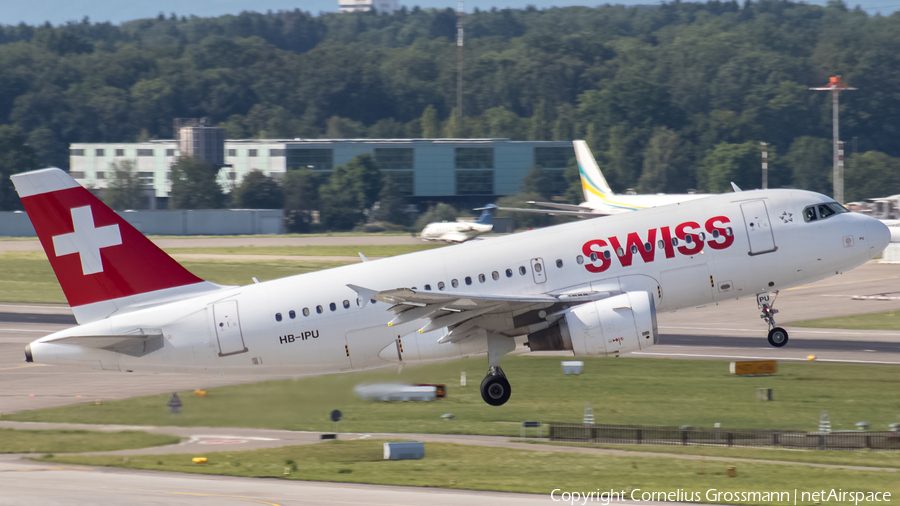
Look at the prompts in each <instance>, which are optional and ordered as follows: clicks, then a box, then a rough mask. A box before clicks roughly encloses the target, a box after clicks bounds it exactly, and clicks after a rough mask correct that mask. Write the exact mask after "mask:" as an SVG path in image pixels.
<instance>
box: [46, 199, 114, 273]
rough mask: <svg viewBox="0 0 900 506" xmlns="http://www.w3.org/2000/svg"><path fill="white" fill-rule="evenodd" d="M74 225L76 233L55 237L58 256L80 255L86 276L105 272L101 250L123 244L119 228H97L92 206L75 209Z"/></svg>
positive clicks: (82, 269)
mask: <svg viewBox="0 0 900 506" xmlns="http://www.w3.org/2000/svg"><path fill="white" fill-rule="evenodd" d="M72 225H73V226H74V227H75V231H74V232H72V233H69V234H62V235H55V236H53V249H54V251H55V252H56V256H58V257H61V256H65V255H71V254H72V253H78V255H79V256H80V257H81V271H82V272H83V273H84V275H85V276H86V275H88V274H96V273H98V272H103V261H102V260H101V259H100V249H102V248H107V247H109V246H118V245H119V244H122V234H121V232H119V226H118V225H107V226H105V227H99V228H97V227H95V226H94V214H93V213H92V212H91V206H84V207H73V208H72Z"/></svg>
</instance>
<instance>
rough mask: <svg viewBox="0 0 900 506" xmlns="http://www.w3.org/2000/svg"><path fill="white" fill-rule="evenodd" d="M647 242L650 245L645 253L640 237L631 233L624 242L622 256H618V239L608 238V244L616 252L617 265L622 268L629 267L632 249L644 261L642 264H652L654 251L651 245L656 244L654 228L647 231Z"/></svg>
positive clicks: (635, 233) (645, 249)
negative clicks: (620, 265) (617, 257)
mask: <svg viewBox="0 0 900 506" xmlns="http://www.w3.org/2000/svg"><path fill="white" fill-rule="evenodd" d="M647 242H649V243H650V251H647V248H646V247H645V246H644V244H645V243H644V241H642V240H641V236H639V235H638V233H637V232H631V233H630V234H628V239H627V240H626V241H625V250H624V251H623V255H618V252H619V248H620V246H619V239H618V238H616V237H610V238H609V243H610V244H611V245H612V247H613V248H614V249H615V250H616V255H617V256H619V263H620V264H622V267H628V266H629V265H631V261H632V255H633V253H634V249H637V252H638V253H639V254H640V255H641V258H642V259H643V260H644V263H649V262H652V261H653V256H654V255H655V254H656V249H655V248H654V247H653V243H655V242H656V229H655V228H654V229H650V230H648V231H647Z"/></svg>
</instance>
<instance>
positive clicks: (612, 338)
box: [12, 169, 890, 406]
mask: <svg viewBox="0 0 900 506" xmlns="http://www.w3.org/2000/svg"><path fill="white" fill-rule="evenodd" d="M12 180H13V183H14V184H15V186H16V191H17V192H18V194H19V197H20V198H21V199H22V203H23V204H24V206H25V210H26V211H27V212H28V216H29V218H30V219H31V221H32V223H33V224H34V228H35V230H36V231H37V234H38V237H39V238H40V240H41V244H42V245H43V247H44V251H45V252H46V254H47V258H48V259H49V261H50V264H51V266H52V267H53V270H54V272H55V273H56V276H57V278H58V279H59V282H60V285H61V286H62V289H63V292H64V293H65V295H66V298H67V299H68V301H69V305H71V306H72V311H73V313H74V315H75V318H76V320H77V321H78V323H79V325H77V326H75V327H72V328H69V329H66V330H62V331H59V332H54V333H52V334H49V335H47V336H45V337H42V338H40V339H38V340H36V341H34V342H32V343H31V344H29V345H28V346H27V347H26V348H25V359H26V361H27V362H39V363H44V364H53V365H79V366H83V367H86V368H95V369H107V370H113V371H126V372H129V371H149V372H159V373H166V372H194V373H213V374H224V373H237V374H247V373H254V372H255V373H260V374H279V375H283V374H301V373H302V374H310V373H337V372H344V371H357V370H365V369H374V368H381V367H386V366H390V365H395V366H396V365H397V364H400V365H403V364H406V363H423V362H426V363H427V362H433V361H442V360H453V359H458V358H464V357H469V356H476V355H481V354H485V353H486V354H487V358H488V365H489V369H488V372H487V375H486V376H485V378H484V380H483V381H482V383H481V396H482V398H483V399H484V400H485V402H487V403H488V404H490V405H493V406H499V405H501V404H504V403H505V402H506V401H507V400H508V399H509V398H510V393H511V387H510V383H509V381H508V380H507V378H506V375H505V374H504V373H503V370H502V369H501V368H500V359H501V357H502V356H503V355H504V354H506V353H509V352H510V351H513V350H514V349H515V348H516V345H517V342H518V343H522V342H525V344H527V345H528V346H529V347H530V349H531V350H532V351H544V350H547V351H552V350H568V351H570V352H572V354H574V355H576V356H606V355H619V354H620V353H626V352H631V351H637V350H646V349H647V348H649V347H651V346H653V345H654V344H656V343H657V341H658V339H659V333H658V330H657V321H656V312H657V311H674V310H678V309H684V308H689V307H694V306H701V305H708V304H713V303H716V302H720V301H724V300H729V299H739V298H743V297H755V298H756V300H757V304H758V305H759V307H760V310H761V312H762V317H763V318H764V320H765V321H766V323H767V324H768V326H769V329H770V330H769V333H768V341H769V343H770V344H771V345H772V346H776V347H781V346H784V345H785V344H786V343H787V341H788V334H787V332H785V331H784V329H782V328H779V327H777V326H776V325H775V320H774V317H773V315H774V313H775V310H774V309H773V308H772V305H773V303H774V299H772V298H771V297H770V293H771V292H774V294H775V295H777V293H778V291H779V290H784V289H786V288H790V287H792V286H798V285H803V284H807V283H810V282H812V281H816V280H819V279H824V278H827V277H829V276H833V275H835V274H838V273H841V272H843V271H846V270H849V269H852V268H854V267H856V266H858V265H861V264H863V263H865V262H866V261H868V260H870V259H872V258H873V257H875V256H877V255H878V254H879V253H881V251H882V250H883V249H884V248H885V247H886V246H887V244H888V241H889V239H890V233H889V232H888V229H887V227H886V226H885V225H884V224H882V223H881V222H880V221H878V220H876V219H873V218H870V217H867V216H863V215H861V214H857V213H850V212H847V210H846V209H844V208H843V207H842V206H840V205H839V204H838V203H836V202H834V201H833V200H832V199H831V198H829V197H826V196H824V195H820V194H818V193H812V192H807V191H802V190H758V191H749V192H740V193H726V194H722V195H715V196H711V197H707V198H704V199H700V200H694V201H690V202H681V203H680V204H675V205H669V206H661V207H657V208H653V209H647V210H643V211H640V212H636V213H627V214H623V215H619V216H610V217H608V218H606V219H603V220H585V221H577V222H573V223H567V224H563V225H557V226H554V227H548V228H544V229H539V230H534V231H530V232H523V233H519V234H513V235H508V236H503V237H498V238H495V239H492V240H490V241H472V242H467V243H464V244H461V245H458V246H454V247H453V248H438V249H432V250H428V251H422V252H417V253H411V254H407V255H400V256H396V257H391V258H385V259H381V260H376V261H372V262H363V263H358V264H352V265H347V266H343V267H337V268H334V269H327V270H322V271H317V272H311V273H307V274H300V275H296V276H290V277H287V278H282V279H276V280H272V281H266V282H263V283H256V284H250V285H247V286H220V285H216V284H213V283H210V282H208V281H204V280H202V279H200V278H198V277H197V276H195V275H194V274H192V273H190V272H189V271H188V270H187V269H185V268H184V267H182V266H181V265H179V264H178V263H177V262H176V261H175V260H173V259H172V258H171V257H170V256H169V255H167V254H166V253H165V252H164V251H162V250H161V249H160V248H159V247H157V246H156V245H154V244H153V243H152V242H150V240H149V239H147V238H146V237H145V236H143V235H142V234H141V233H140V232H138V231H137V230H136V229H135V228H134V227H132V226H131V225H129V224H128V223H127V222H126V221H125V220H123V219H122V218H121V217H120V216H119V215H117V214H116V213H115V212H113V211H112V210H111V209H110V208H109V207H107V206H105V205H104V204H103V203H102V202H100V201H99V200H98V199H97V198H96V197H94V196H93V195H91V193H90V192H88V191H87V190H86V189H85V188H83V187H81V186H80V185H78V183H76V182H75V180H74V179H72V178H71V177H69V176H68V174H66V173H65V172H63V171H61V170H59V169H44V170H38V171H34V172H28V173H24V174H16V175H14V176H12ZM247 275H248V277H249V276H250V275H251V273H249V272H248V273H247Z"/></svg>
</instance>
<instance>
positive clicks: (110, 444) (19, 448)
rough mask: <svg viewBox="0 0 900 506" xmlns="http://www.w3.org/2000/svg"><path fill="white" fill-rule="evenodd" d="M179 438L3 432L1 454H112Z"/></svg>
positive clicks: (79, 432)
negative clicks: (115, 451) (89, 452)
mask: <svg viewBox="0 0 900 506" xmlns="http://www.w3.org/2000/svg"><path fill="white" fill-rule="evenodd" d="M179 441H181V439H180V438H178V437H176V436H168V435H165V434H148V433H146V432H138V431H122V432H91V431H86V430H17V429H0V453H75V452H88V451H91V452H108V451H114V450H125V449H132V448H147V447H150V446H162V445H172V444H177V443H178V442H179Z"/></svg>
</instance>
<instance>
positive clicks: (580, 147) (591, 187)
mask: <svg viewBox="0 0 900 506" xmlns="http://www.w3.org/2000/svg"><path fill="white" fill-rule="evenodd" d="M572 143H573V144H574V145H575V159H576V161H577V162H578V172H579V174H580V175H581V191H583V192H584V200H585V202H596V203H603V202H604V199H603V197H604V196H611V195H615V193H613V191H612V189H610V187H609V184H607V183H606V178H605V177H603V173H602V172H600V167H599V166H598V165H597V161H596V160H595V159H594V155H592V154H591V149H590V148H589V147H588V145H587V143H586V142H584V141H573V142H572Z"/></svg>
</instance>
